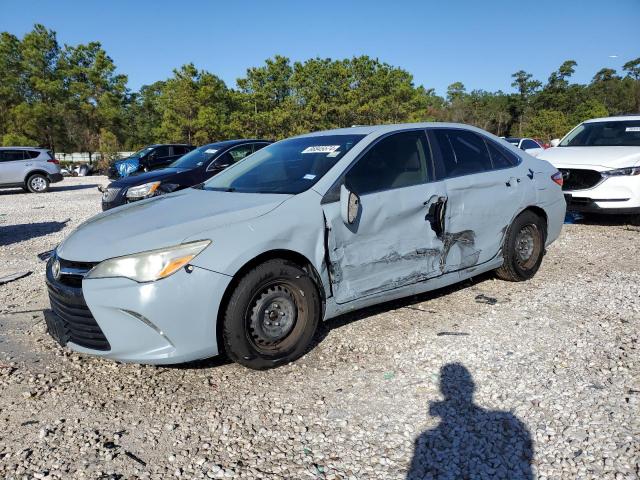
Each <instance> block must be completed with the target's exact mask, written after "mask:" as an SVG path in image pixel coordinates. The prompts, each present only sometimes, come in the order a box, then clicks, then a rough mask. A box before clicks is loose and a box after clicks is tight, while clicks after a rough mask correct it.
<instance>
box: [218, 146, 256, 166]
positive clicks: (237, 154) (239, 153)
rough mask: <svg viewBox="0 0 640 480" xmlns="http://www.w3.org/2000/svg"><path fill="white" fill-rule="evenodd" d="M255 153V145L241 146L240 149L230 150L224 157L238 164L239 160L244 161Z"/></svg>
mask: <svg viewBox="0 0 640 480" xmlns="http://www.w3.org/2000/svg"><path fill="white" fill-rule="evenodd" d="M252 153H253V145H252V144H248V145H240V146H239V147H235V148H232V149H231V150H229V151H228V152H227V153H226V154H225V155H224V156H225V157H227V158H228V156H230V157H231V160H232V161H231V163H236V162H237V161H239V160H242V159H243V158H244V157H246V156H247V155H251V154H252Z"/></svg>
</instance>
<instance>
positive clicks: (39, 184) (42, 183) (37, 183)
mask: <svg viewBox="0 0 640 480" xmlns="http://www.w3.org/2000/svg"><path fill="white" fill-rule="evenodd" d="M31 187H32V188H33V189H34V190H36V191H38V192H41V191H42V190H44V189H45V188H47V181H46V180H45V179H44V178H42V177H35V178H32V179H31Z"/></svg>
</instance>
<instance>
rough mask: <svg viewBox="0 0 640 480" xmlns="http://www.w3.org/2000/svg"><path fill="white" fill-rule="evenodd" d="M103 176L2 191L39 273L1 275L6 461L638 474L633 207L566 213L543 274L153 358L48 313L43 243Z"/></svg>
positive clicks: (16, 464) (255, 471)
mask: <svg viewBox="0 0 640 480" xmlns="http://www.w3.org/2000/svg"><path fill="white" fill-rule="evenodd" d="M106 183H107V179H106V178H105V177H85V178H70V179H65V180H64V181H63V182H62V183H60V184H56V185H54V186H53V187H52V190H51V192H50V193H47V194H42V195H37V194H26V193H21V192H20V191H18V190H0V277H3V276H5V275H8V274H12V273H16V272H32V273H31V274H30V275H29V276H27V277H25V278H22V279H19V280H16V281H13V282H11V283H7V284H5V285H0V477H1V478H90V479H95V478H103V479H107V478H111V479H118V478H167V477H172V476H175V477H179V478H269V479H271V478H275V479H297V478H323V479H331V478H349V479H400V478H408V479H411V480H414V479H418V478H452V479H453V478H540V479H543V478H548V479H557V478H599V479H602V478H611V479H613V478H624V479H632V478H639V476H640V415H639V412H640V357H639V345H638V340H639V331H640V329H639V327H640V268H639V267H640V226H638V225H639V224H640V222H638V220H637V219H631V218H628V217H604V218H591V217H588V218H570V219H569V220H570V222H569V223H567V224H566V225H565V226H564V229H563V232H562V235H561V237H560V239H559V240H558V241H556V242H555V243H554V244H553V245H551V247H550V248H549V250H548V253H547V256H546V258H545V260H544V262H543V264H542V268H541V270H540V271H539V273H538V275H537V276H536V277H535V278H534V279H533V280H530V281H528V282H523V283H508V282H503V281H499V280H495V279H494V278H493V277H492V276H491V275H484V276H481V277H478V278H475V279H473V281H467V282H465V283H463V284H460V285H456V286H453V287H450V288H447V289H444V290H439V291H436V292H432V293H429V294H426V295H421V296H418V297H412V298H407V299H404V300H401V301H396V302H392V303H387V304H384V305H380V306H377V307H375V308H369V309H366V310H364V311H360V312H356V313H354V314H350V315H346V316H343V317H340V318H337V319H334V320H331V321H329V322H328V323H327V324H326V325H324V326H323V327H322V329H321V331H320V332H319V334H318V339H317V345H316V346H315V348H314V349H312V350H311V351H310V352H309V353H308V354H307V355H306V356H305V357H303V358H302V359H300V360H299V361H297V362H295V363H293V364H291V365H287V366H284V367H281V368H278V369H276V370H271V371H266V372H255V371H250V370H247V369H244V368H243V367H240V366H238V365H235V364H232V363H229V362H228V361H227V360H225V359H224V358H215V359H211V360H207V361H203V362H198V363H193V364H187V365H183V366H175V367H153V366H140V365H128V364H119V363H115V362H111V361H105V360H99V359H95V358H92V357H88V356H83V355H79V354H75V353H72V352H70V351H68V350H66V349H63V348H60V347H59V346H58V345H57V344H56V343H55V342H54V341H53V340H52V339H51V338H50V337H49V336H48V335H47V333H46V331H45V325H44V321H43V316H42V310H43V309H45V308H47V307H48V299H47V295H46V289H45V285H44V268H45V263H44V262H42V261H41V260H39V259H38V258H37V254H38V253H40V252H43V251H46V250H50V249H52V248H54V247H55V246H56V245H57V244H58V243H59V242H60V241H61V240H62V238H63V237H64V236H65V235H67V234H68V233H70V232H71V230H72V229H73V228H75V227H76V226H77V225H78V224H80V223H81V222H82V221H84V220H85V219H87V218H88V217H90V216H92V215H93V214H95V213H97V212H98V211H99V210H100V193H99V192H98V190H97V188H96V187H97V186H98V185H104V184H106ZM497 453H500V455H502V456H503V458H504V457H507V458H509V459H510V462H511V463H510V464H509V468H512V469H511V470H508V471H506V470H504V465H500V464H499V462H497V461H495V462H494V461H493V460H492V459H493V458H494V457H495V456H496V455H497ZM469 459H472V460H473V461H469ZM509 472H511V474H510V473H509ZM513 472H520V473H518V474H513Z"/></svg>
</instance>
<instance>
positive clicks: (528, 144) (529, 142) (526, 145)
mask: <svg viewBox="0 0 640 480" xmlns="http://www.w3.org/2000/svg"><path fill="white" fill-rule="evenodd" d="M528 148H540V145H538V144H537V143H536V142H534V141H533V140H523V141H522V150H527V149H528Z"/></svg>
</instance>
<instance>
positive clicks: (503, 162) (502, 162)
mask: <svg viewBox="0 0 640 480" xmlns="http://www.w3.org/2000/svg"><path fill="white" fill-rule="evenodd" d="M485 141H486V143H487V147H488V148H489V154H491V162H492V163H493V168H509V167H515V166H516V165H517V164H518V163H519V162H520V159H519V158H518V157H517V156H516V155H515V154H514V153H512V152H510V151H508V150H507V149H506V148H502V147H500V146H498V145H496V144H495V143H494V142H492V141H491V140H485Z"/></svg>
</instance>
